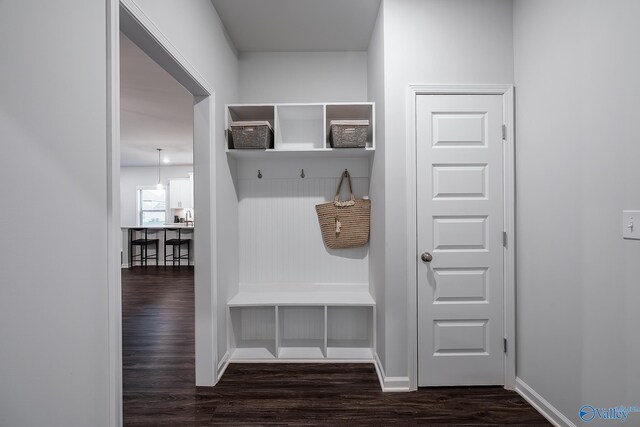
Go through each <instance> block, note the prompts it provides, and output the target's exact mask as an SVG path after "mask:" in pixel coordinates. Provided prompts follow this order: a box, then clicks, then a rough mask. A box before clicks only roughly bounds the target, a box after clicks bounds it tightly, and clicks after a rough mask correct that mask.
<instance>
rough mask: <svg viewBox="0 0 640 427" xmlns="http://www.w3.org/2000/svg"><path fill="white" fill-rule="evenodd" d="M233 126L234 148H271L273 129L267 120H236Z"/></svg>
mask: <svg viewBox="0 0 640 427" xmlns="http://www.w3.org/2000/svg"><path fill="white" fill-rule="evenodd" d="M229 127H231V136H232V138H233V148H258V149H266V148H270V147H271V146H272V143H273V130H272V129H271V125H270V124H269V122H267V121H252V122H234V123H231V124H230V125H229Z"/></svg>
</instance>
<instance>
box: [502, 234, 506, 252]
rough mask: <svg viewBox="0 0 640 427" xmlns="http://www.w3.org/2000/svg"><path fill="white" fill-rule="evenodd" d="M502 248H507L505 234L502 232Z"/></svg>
mask: <svg viewBox="0 0 640 427" xmlns="http://www.w3.org/2000/svg"><path fill="white" fill-rule="evenodd" d="M502 246H504V247H505V248H506V247H507V232H506V231H503V232H502Z"/></svg>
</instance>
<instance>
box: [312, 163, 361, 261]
mask: <svg viewBox="0 0 640 427" xmlns="http://www.w3.org/2000/svg"><path fill="white" fill-rule="evenodd" d="M345 178H347V179H348V181H349V194H350V195H351V198H350V199H349V200H345V201H341V200H340V189H341V188H342V182H343V181H344V179H345ZM316 212H317V213H318V221H319V222H320V229H321V230H322V239H323V240H324V244H325V245H327V247H329V248H331V249H346V248H356V247H359V246H364V245H366V244H367V242H368V241H369V221H370V213H371V200H369V199H356V198H355V196H354V195H353V188H352V185H351V174H349V171H347V170H345V171H344V173H343V174H342V177H341V178H340V184H338V190H337V191H336V196H335V198H334V199H333V202H329V203H323V204H321V205H316Z"/></svg>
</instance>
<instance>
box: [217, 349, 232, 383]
mask: <svg viewBox="0 0 640 427" xmlns="http://www.w3.org/2000/svg"><path fill="white" fill-rule="evenodd" d="M230 362H231V354H230V353H229V352H228V351H227V352H226V353H225V354H224V356H222V359H220V363H218V373H217V378H218V380H217V381H220V378H222V375H223V374H224V371H226V370H227V367H228V366H229V363H230ZM217 381H216V382H217Z"/></svg>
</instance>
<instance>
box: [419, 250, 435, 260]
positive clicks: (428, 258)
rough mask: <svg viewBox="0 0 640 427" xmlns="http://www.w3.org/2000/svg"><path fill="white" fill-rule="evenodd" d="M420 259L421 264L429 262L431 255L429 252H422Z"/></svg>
mask: <svg viewBox="0 0 640 427" xmlns="http://www.w3.org/2000/svg"><path fill="white" fill-rule="evenodd" d="M420 258H421V259H422V261H423V262H431V260H432V259H433V255H431V254H430V253H429V252H424V253H423V254H422V255H421V256H420Z"/></svg>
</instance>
